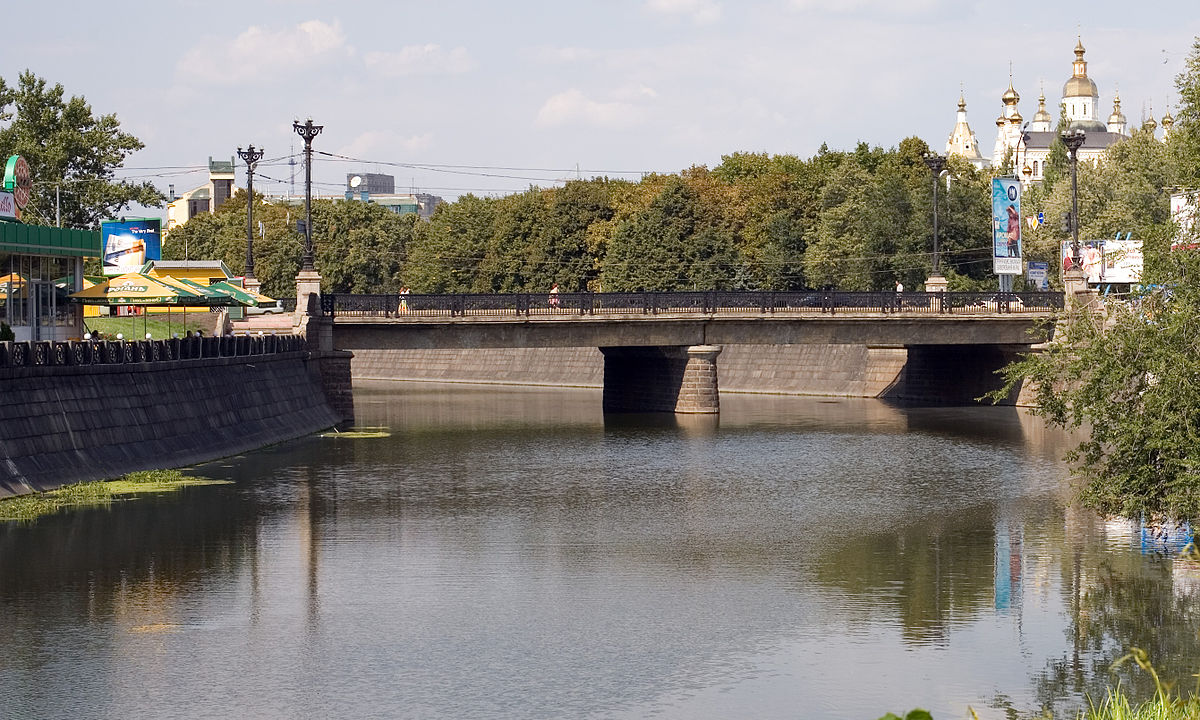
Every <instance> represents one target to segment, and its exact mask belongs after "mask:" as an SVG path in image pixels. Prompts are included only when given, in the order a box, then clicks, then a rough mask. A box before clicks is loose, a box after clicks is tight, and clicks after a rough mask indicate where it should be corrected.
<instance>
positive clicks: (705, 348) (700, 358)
mask: <svg viewBox="0 0 1200 720" xmlns="http://www.w3.org/2000/svg"><path fill="white" fill-rule="evenodd" d="M720 354H721V346H720V345H692V346H690V347H688V348H687V365H686V366H684V368H683V385H682V386H681V387H680V388H679V399H678V400H677V401H676V402H675V412H677V413H686V414H706V413H708V414H711V413H718V412H720V411H721V397H720V394H719V392H718V387H717V355H720Z"/></svg>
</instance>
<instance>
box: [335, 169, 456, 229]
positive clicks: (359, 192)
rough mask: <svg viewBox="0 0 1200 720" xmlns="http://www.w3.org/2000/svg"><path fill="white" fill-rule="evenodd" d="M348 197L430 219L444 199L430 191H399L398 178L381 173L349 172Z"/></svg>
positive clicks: (347, 176)
mask: <svg viewBox="0 0 1200 720" xmlns="http://www.w3.org/2000/svg"><path fill="white" fill-rule="evenodd" d="M346 199H347V200H357V201H360V202H369V203H373V204H375V205H381V206H383V207H385V208H387V209H388V210H391V211H392V212H394V213H396V214H397V215H407V214H409V213H415V214H416V215H417V216H418V217H420V218H421V219H422V220H428V219H429V218H430V217H431V216H432V215H433V211H434V210H435V209H436V208H437V206H438V205H440V204H442V202H443V200H442V199H441V198H440V197H438V196H437V195H430V194H429V193H397V192H396V178H394V177H393V176H391V175H383V174H380V173H347V174H346Z"/></svg>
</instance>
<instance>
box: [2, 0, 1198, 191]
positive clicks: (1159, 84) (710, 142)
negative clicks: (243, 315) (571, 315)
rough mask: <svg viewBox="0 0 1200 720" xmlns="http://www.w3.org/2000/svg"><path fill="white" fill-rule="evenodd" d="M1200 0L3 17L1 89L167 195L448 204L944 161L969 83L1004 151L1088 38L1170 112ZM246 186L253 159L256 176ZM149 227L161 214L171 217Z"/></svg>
mask: <svg viewBox="0 0 1200 720" xmlns="http://www.w3.org/2000/svg"><path fill="white" fill-rule="evenodd" d="M1193 2H1194V0H1165V1H1163V2H1151V3H1142V4H1136V5H1131V4H1130V3H1128V2H1116V1H1113V0H1095V1H1093V2H1089V3H1086V4H1085V3H1079V2H1070V3H1068V2H1059V1H1058V0H1049V1H1048V2H1043V3H1040V4H1038V5H1037V6H1036V7H1035V6H1033V5H1029V4H1012V3H996V2H992V3H983V2H970V1H963V0H957V1H951V0H891V1H890V2H889V1H883V0H744V1H739V2H734V1H733V0H607V1H595V2H592V1H590V0H557V1H554V2H551V1H543V0H507V1H506V2H482V1H477V2H462V1H458V0H440V1H428V0H427V1H425V2H407V1H403V0H355V1H354V2H330V1H329V0H324V1H322V2H316V1H310V0H240V1H238V2H234V1H231V0H153V1H150V0H145V1H143V0H111V1H110V2H106V3H90V2H89V3H85V2H83V0H67V1H66V2H61V1H60V2H22V3H18V4H16V5H14V6H12V7H7V8H6V9H5V15H6V18H7V22H6V26H7V30H8V31H7V32H6V37H5V39H4V41H3V43H0V76H2V77H4V78H5V80H7V81H8V82H10V83H13V82H15V81H16V76H17V74H18V73H19V72H20V71H21V70H22V69H26V68H27V69H30V70H32V71H33V72H34V73H36V74H37V75H40V76H41V77H44V78H46V79H47V80H48V81H50V82H52V83H61V84H62V85H63V86H64V87H65V89H66V91H67V93H68V94H73V95H83V96H84V97H86V98H87V100H88V101H89V102H90V103H91V105H92V107H93V110H94V111H95V112H97V113H114V114H116V115H117V117H118V118H119V119H120V121H121V123H122V126H123V128H124V129H125V130H127V131H128V132H131V133H133V134H134V135H136V136H137V137H138V138H140V139H141V140H142V141H143V142H144V143H145V145H146V147H145V149H143V150H141V151H139V152H137V153H136V154H134V155H132V156H131V157H130V158H129V159H128V160H127V161H126V168H124V169H122V170H121V171H120V172H119V173H118V174H119V175H120V176H122V177H129V178H131V179H138V180H149V181H151V182H153V183H154V184H155V185H157V186H158V187H159V188H160V189H162V190H163V191H164V192H166V191H167V190H168V185H169V184H174V186H175V189H176V191H177V192H183V191H185V190H189V189H191V188H193V187H196V186H199V185H202V184H204V183H205V182H206V181H207V169H206V168H207V161H208V158H209V157H210V156H212V157H214V158H218V159H228V158H230V157H234V156H235V153H236V150H237V148H238V147H239V146H241V147H246V146H247V145H250V144H254V145H255V146H256V147H259V148H263V149H264V150H265V153H266V159H265V160H264V161H263V162H262V163H260V166H259V168H258V173H257V174H256V176H255V189H256V190H262V191H266V192H269V193H286V192H289V191H290V190H291V188H292V184H291V182H290V178H291V177H293V175H292V173H294V174H295V175H294V177H295V185H294V186H295V190H296V192H298V193H301V194H302V193H303V169H302V166H300V165H295V166H290V165H289V164H288V159H289V157H297V158H298V157H299V153H300V152H301V151H302V149H303V142H302V141H301V140H300V138H299V137H298V136H297V135H296V134H295V133H294V132H293V131H292V122H293V120H295V119H299V120H301V121H303V120H305V119H307V118H312V120H313V121H314V122H315V123H317V124H319V125H323V126H324V131H323V132H322V134H321V135H319V136H318V137H317V138H316V139H315V140H314V142H313V148H314V150H315V151H318V152H325V153H332V154H334V155H336V156H339V157H329V156H325V155H317V156H316V157H315V159H314V163H313V179H314V192H315V193H318V194H326V195H328V194H340V193H341V192H343V189H344V187H345V179H346V174H347V173H362V172H383V173H387V174H392V175H394V176H395V177H396V185H397V191H398V192H406V191H409V190H416V191H419V192H430V193H433V194H436V195H441V196H443V197H445V198H447V199H453V198H454V197H457V196H459V195H462V194H465V193H467V192H473V193H476V194H482V195H499V194H507V193H511V192H519V191H522V190H525V189H527V188H528V187H529V186H531V185H537V186H541V187H550V186H554V185H557V184H561V183H562V182H563V181H565V180H567V179H570V178H575V177H585V178H586V177H592V176H596V175H607V176H609V177H621V178H632V179H636V178H638V177H640V176H641V174H643V173H647V172H678V171H679V170H681V169H684V168H687V167H690V166H692V165H707V166H709V167H713V166H715V165H717V164H719V163H720V162H721V157H722V156H723V155H726V154H729V153H732V152H738V151H748V152H767V153H771V154H785V153H790V154H795V155H799V156H801V157H809V156H811V155H813V154H815V153H816V152H817V150H818V148H820V146H821V144H822V143H827V144H828V146H829V147H830V148H831V149H835V150H837V149H852V148H853V147H854V146H855V145H856V144H857V143H858V142H859V141H865V142H867V143H870V144H871V145H878V146H882V147H885V148H886V147H894V146H895V145H897V144H898V143H899V141H900V140H901V139H903V138H905V137H908V136H912V135H916V136H918V137H921V138H923V139H924V140H925V141H926V142H928V143H929V144H930V145H931V146H932V147H934V149H936V150H939V151H942V150H944V148H945V143H946V139H947V137H948V136H949V134H950V132H951V130H952V129H953V127H954V121H955V110H956V104H957V102H958V97H959V93H960V89H961V91H962V93H963V94H964V96H965V98H966V101H967V110H968V117H969V120H970V123H971V127H972V128H973V129H974V131H975V133H976V134H977V136H978V138H979V141H980V145H981V147H982V148H983V149H984V152H985V154H990V149H991V147H992V144H993V142H994V140H995V130H996V128H995V118H996V117H997V115H999V114H1000V112H1001V110H1002V107H1003V106H1002V104H1001V101H1000V96H1001V94H1002V93H1003V92H1004V90H1005V89H1006V88H1007V87H1008V83H1009V72H1010V66H1011V72H1012V81H1013V83H1014V85H1015V87H1016V89H1017V91H1018V92H1019V93H1020V94H1021V103H1020V106H1019V109H1020V111H1021V113H1022V114H1023V115H1024V116H1025V117H1026V118H1027V119H1028V118H1031V117H1032V116H1033V113H1034V112H1035V111H1036V109H1037V96H1038V93H1039V88H1040V87H1041V86H1042V85H1043V84H1044V87H1045V92H1046V96H1047V100H1048V102H1047V104H1048V106H1049V107H1050V111H1051V113H1052V114H1054V115H1055V116H1057V109H1056V106H1057V103H1058V101H1059V98H1060V96H1061V90H1062V84H1063V83H1064V82H1065V81H1066V80H1067V78H1069V77H1070V75H1071V62H1072V60H1073V59H1074V54H1073V49H1074V47H1075V43H1076V39H1077V36H1078V37H1080V38H1082V40H1083V43H1084V45H1085V47H1086V48H1087V57H1086V59H1087V60H1088V63H1089V65H1088V71H1089V75H1090V76H1091V77H1092V78H1093V79H1094V80H1095V81H1096V83H1097V84H1098V85H1099V88H1100V108H1101V117H1102V118H1106V117H1107V115H1108V113H1109V112H1111V108H1112V98H1113V92H1114V90H1115V89H1119V91H1120V94H1121V100H1122V107H1123V110H1124V112H1125V114H1126V116H1127V117H1128V118H1129V119H1130V121H1131V122H1139V121H1140V120H1141V119H1142V117H1143V116H1144V113H1148V112H1149V111H1150V109H1151V108H1153V112H1154V115H1155V117H1156V118H1161V117H1162V114H1163V111H1164V110H1166V109H1167V108H1168V106H1171V105H1173V104H1174V103H1175V102H1176V101H1177V100H1176V95H1175V93H1174V81H1175V77H1176V76H1177V75H1178V73H1179V72H1180V70H1181V69H1182V67H1183V63H1184V61H1185V60H1186V58H1187V56H1188V53H1189V52H1190V50H1191V48H1192V45H1193V42H1195V40H1196V37H1197V35H1198V34H1200V29H1198V28H1200V25H1198V24H1197V23H1195V22H1194V20H1195V19H1197V17H1198V16H1200V12H1198V11H1196V9H1195V6H1194V5H1193ZM238 166H239V170H238V183H239V184H244V164H243V163H241V161H238ZM151 214H153V213H151Z"/></svg>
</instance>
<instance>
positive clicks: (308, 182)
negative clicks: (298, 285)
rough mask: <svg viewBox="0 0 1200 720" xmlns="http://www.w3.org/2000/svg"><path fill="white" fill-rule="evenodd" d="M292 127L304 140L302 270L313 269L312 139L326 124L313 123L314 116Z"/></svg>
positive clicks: (296, 121) (294, 122) (296, 122)
mask: <svg viewBox="0 0 1200 720" xmlns="http://www.w3.org/2000/svg"><path fill="white" fill-rule="evenodd" d="M292 129H293V130H295V131H296V134H297V135H299V136H300V137H301V138H302V139H303V140H304V262H303V264H302V265H301V266H300V270H301V272H303V271H305V270H309V271H312V270H314V268H313V243H312V141H313V138H315V137H316V136H318V135H320V134H321V131H322V130H324V129H325V126H324V125H313V121H312V118H309V119H308V120H305V121H304V124H303V125H301V124H300V121H299V120H294V121H292Z"/></svg>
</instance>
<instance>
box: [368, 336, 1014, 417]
mask: <svg viewBox="0 0 1200 720" xmlns="http://www.w3.org/2000/svg"><path fill="white" fill-rule="evenodd" d="M625 351H626V352H627V353H633V354H635V355H636V353H637V351H636V350H635V349H633V348H628V349H626V350H625ZM660 354H661V352H660ZM1016 357H1017V354H1016V352H1015V351H1012V350H1009V349H1004V350H1002V349H1000V348H996V347H991V346H978V347H974V346H971V347H965V346H964V347H954V346H913V347H911V348H909V347H904V346H880V347H876V346H867V345H853V344H806V345H725V346H723V347H722V348H721V352H720V354H719V355H718V356H717V357H716V369H717V376H718V378H719V380H718V383H719V385H720V389H721V392H737V393H762V394H774V395H821V396H838V397H877V398H885V399H889V400H895V401H898V402H912V403H937V404H954V405H966V404H971V403H973V402H975V399H976V398H979V397H981V396H983V394H984V393H986V392H988V391H990V390H992V389H994V388H996V387H999V386H1000V384H1001V378H1000V377H999V376H998V375H997V374H996V371H997V370H999V369H1000V368H1001V367H1003V366H1004V365H1005V364H1007V363H1008V362H1010V361H1012V360H1014V359H1016ZM680 367H682V365H680ZM677 369H678V368H677ZM351 374H352V375H353V377H354V378H355V379H363V380H418V381H430V382H451V383H454V382H463V383H487V384H506V385H549V386H557V387H593V388H601V387H604V355H603V354H602V353H601V351H600V350H599V349H598V348H590V347H589V348H489V349H477V350H476V349H472V350H367V349H358V350H355V351H354V358H353V360H352V361H351ZM622 384H623V385H625V386H626V387H627V388H628V387H631V386H630V385H628V384H627V383H622ZM668 384H669V385H672V386H678V384H679V383H678V382H674V381H672V382H671V383H668ZM642 385H643V386H645V385H646V383H643V384H642ZM615 389H616V388H610V389H609V390H610V392H613V391H614V390H615ZM618 392H619V391H618ZM1014 395H1016V394H1015V393H1014ZM664 397H665V396H664ZM1031 401H1032V395H1031V394H1030V393H1029V392H1028V391H1027V389H1025V388H1023V389H1022V391H1021V393H1020V395H1019V399H1018V397H1012V398H1010V399H1009V402H1010V403H1014V402H1015V403H1016V404H1021V405H1028V404H1030V402H1031ZM612 402H613V403H615V404H620V401H619V399H618V398H617V397H616V396H615V395H614V396H613V397H612ZM662 402H663V403H664V404H666V403H667V400H666V399H664V400H663V401H662Z"/></svg>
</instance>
